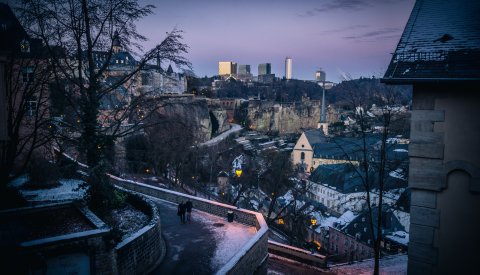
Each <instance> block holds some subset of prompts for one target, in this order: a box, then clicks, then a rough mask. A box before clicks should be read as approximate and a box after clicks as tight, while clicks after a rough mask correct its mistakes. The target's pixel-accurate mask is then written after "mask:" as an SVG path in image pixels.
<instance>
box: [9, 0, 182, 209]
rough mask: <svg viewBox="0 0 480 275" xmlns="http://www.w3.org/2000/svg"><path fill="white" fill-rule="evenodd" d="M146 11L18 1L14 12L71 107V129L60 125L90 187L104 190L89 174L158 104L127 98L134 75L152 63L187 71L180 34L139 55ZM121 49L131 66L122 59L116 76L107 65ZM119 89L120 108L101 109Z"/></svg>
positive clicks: (120, 0) (133, 4)
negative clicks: (43, 52) (39, 43)
mask: <svg viewBox="0 0 480 275" xmlns="http://www.w3.org/2000/svg"><path fill="white" fill-rule="evenodd" d="M153 8H154V6H152V5H146V6H142V5H141V4H139V3H138V2H137V1H133V0H109V1H101V0H80V1H68V0H40V1H38V0H23V1H22V4H21V5H20V7H19V8H18V11H19V14H20V18H21V19H22V21H23V23H24V24H25V26H26V27H27V28H28V32H29V34H30V35H32V36H33V37H34V38H38V39H41V40H42V42H43V44H44V46H45V47H46V51H47V53H48V61H49V66H51V68H52V70H53V72H54V79H55V83H56V84H57V86H65V87H66V89H61V88H59V89H58V90H59V91H63V92H62V93H61V95H62V96H63V98H64V101H65V102H66V104H68V105H70V106H71V110H73V112H74V115H75V116H76V122H77V123H63V124H62V126H63V127H65V128H68V129H69V131H67V132H69V133H71V134H70V140H78V144H77V145H78V149H79V152H80V153H82V155H84V156H85V160H86V163H87V164H88V166H89V167H90V169H91V170H92V171H91V172H92V173H90V175H91V178H90V179H88V180H87V182H88V184H89V185H90V186H92V185H94V184H105V185H108V179H106V178H104V176H102V175H93V174H94V173H95V172H99V173H100V172H103V171H104V170H105V169H103V168H102V169H100V168H99V169H96V166H97V165H106V162H105V160H106V157H107V155H109V154H111V147H112V146H113V144H114V142H115V140H116V139H117V138H118V137H122V136H126V135H128V134H131V133H133V132H134V131H136V130H138V129H139V127H142V126H144V123H143V122H144V121H145V120H146V119H148V118H149V117H150V115H151V114H153V113H154V112H155V111H156V109H157V105H156V104H155V103H156V102H157V101H155V100H153V101H150V100H147V99H149V98H151V95H149V94H148V93H145V94H138V93H136V92H134V91H132V90H133V88H134V85H135V77H136V76H137V75H138V73H139V72H140V71H142V70H143V69H145V68H146V67H147V66H149V63H150V62H151V61H153V60H160V61H162V62H170V63H173V64H176V65H177V66H179V67H182V66H187V67H190V63H189V62H188V61H187V60H186V59H185V58H184V57H183V54H184V53H186V52H187V46H186V45H185V44H183V43H182V42H181V40H182V32H181V31H178V30H175V29H174V30H173V31H171V32H169V33H167V34H166V37H165V39H164V40H163V41H161V42H160V43H159V44H157V45H156V46H155V47H153V48H152V49H149V50H147V51H144V50H143V49H142V47H141V43H142V42H143V41H145V40H146V38H145V37H144V36H142V35H141V34H140V33H139V32H138V31H137V28H136V23H137V22H138V20H140V19H142V18H144V17H146V16H148V15H150V14H152V10H153ZM120 45H121V47H123V49H125V51H128V52H131V53H133V54H134V55H136V56H137V59H138V61H136V60H129V61H128V65H129V69H128V70H124V71H120V72H119V71H117V72H115V71H114V70H112V65H113V64H115V63H116V62H118V61H117V60H115V61H116V62H114V60H113V58H114V57H115V53H117V52H119V51H120V49H119V47H120ZM112 76H114V77H112ZM122 87H123V88H125V89H127V90H129V91H130V93H128V94H127V95H126V96H124V97H123V98H120V102H121V104H119V105H118V106H113V107H111V108H108V109H106V110H101V108H100V107H101V104H102V102H103V101H104V100H108V99H109V98H112V97H117V98H118V89H121V88H122ZM107 189H108V188H107ZM89 190H90V191H89V194H90V195H89V197H90V198H91V197H92V196H93V195H95V196H96V198H97V199H98V200H100V201H102V200H103V198H102V195H100V196H97V195H99V194H100V193H99V194H93V193H92V192H96V191H95V190H97V191H102V190H104V191H105V188H90V189H89ZM108 192H109V191H108V190H106V191H105V193H108ZM105 195H106V194H105ZM104 197H105V196H104Z"/></svg>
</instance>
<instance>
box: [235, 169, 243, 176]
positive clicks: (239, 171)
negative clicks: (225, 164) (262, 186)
mask: <svg viewBox="0 0 480 275" xmlns="http://www.w3.org/2000/svg"><path fill="white" fill-rule="evenodd" d="M242 173H243V171H242V169H236V170H235V175H236V176H237V178H239V177H240V176H241V175H242Z"/></svg>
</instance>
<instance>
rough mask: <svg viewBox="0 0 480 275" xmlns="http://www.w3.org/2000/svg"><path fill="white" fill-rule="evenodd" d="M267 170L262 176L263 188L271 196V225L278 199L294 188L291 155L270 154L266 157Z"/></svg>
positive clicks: (268, 215)
mask: <svg viewBox="0 0 480 275" xmlns="http://www.w3.org/2000/svg"><path fill="white" fill-rule="evenodd" d="M265 168H266V169H265V173H264V174H263V176H262V178H263V182H262V188H263V189H264V190H265V191H266V192H267V194H268V195H269V196H270V195H271V197H270V199H271V200H270V205H269V208H268V213H267V221H268V222H269V223H271V222H273V221H274V220H275V217H273V216H272V214H273V213H274V210H275V208H276V204H277V199H278V197H279V196H281V195H282V194H284V193H285V192H286V191H288V190H289V189H291V188H292V187H293V183H292V181H291V180H290V177H291V176H292V174H293V169H292V163H291V161H290V155H289V154H287V153H284V152H274V151H272V152H269V153H268V154H267V156H266V167H265ZM276 216H278V215H276Z"/></svg>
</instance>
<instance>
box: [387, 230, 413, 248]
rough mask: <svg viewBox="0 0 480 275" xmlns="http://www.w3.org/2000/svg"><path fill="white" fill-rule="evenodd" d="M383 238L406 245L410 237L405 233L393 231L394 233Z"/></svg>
mask: <svg viewBox="0 0 480 275" xmlns="http://www.w3.org/2000/svg"><path fill="white" fill-rule="evenodd" d="M385 238H386V239H389V240H392V241H394V242H397V243H399V244H403V245H408V242H409V239H410V236H409V234H408V233H407V232H405V231H395V232H392V233H391V234H388V235H385Z"/></svg>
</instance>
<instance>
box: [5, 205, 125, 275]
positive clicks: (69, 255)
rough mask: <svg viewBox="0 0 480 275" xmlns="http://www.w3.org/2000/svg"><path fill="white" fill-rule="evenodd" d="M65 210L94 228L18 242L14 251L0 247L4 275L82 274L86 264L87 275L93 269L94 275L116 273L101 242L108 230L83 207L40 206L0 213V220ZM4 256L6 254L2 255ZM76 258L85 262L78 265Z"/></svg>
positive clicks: (112, 257) (110, 254)
mask: <svg viewBox="0 0 480 275" xmlns="http://www.w3.org/2000/svg"><path fill="white" fill-rule="evenodd" d="M67 207H68V208H69V207H75V208H76V209H78V210H79V211H80V212H81V213H82V214H83V216H84V218H85V221H86V222H88V223H90V224H91V225H93V226H92V228H93V229H91V230H86V231H80V232H76V233H69V234H64V235H57V236H51V237H45V238H41V239H36V240H30V241H25V242H21V243H19V244H15V249H11V248H5V247H0V248H1V249H0V250H1V251H0V256H2V257H1V258H2V259H0V263H1V264H2V270H3V271H4V272H6V274H10V270H11V269H13V270H15V272H12V274H14V273H17V274H23V273H25V274H27V273H36V272H41V270H43V269H44V268H50V269H52V268H54V267H56V268H57V269H58V268H59V267H60V268H63V271H64V272H76V271H78V270H79V269H82V268H83V269H84V270H85V268H84V266H83V267H82V265H84V264H85V263H89V265H88V266H87V267H86V270H87V271H89V270H90V269H92V270H94V271H95V272H96V273H97V274H115V273H117V269H116V264H115V260H116V259H115V254H114V251H113V250H112V249H111V246H109V244H108V243H106V242H105V240H104V238H105V237H106V236H107V235H108V233H109V232H110V229H109V228H108V227H107V226H106V225H105V224H104V223H103V222H102V221H101V220H100V219H99V218H98V217H96V216H95V215H94V214H93V213H92V212H91V211H90V210H88V209H87V208H86V207H79V206H74V205H72V204H71V203H57V204H49V205H40V206H34V207H26V208H20V209H13V210H8V211H2V212H1V213H0V218H1V219H4V220H8V219H9V217H21V216H23V215H26V214H32V213H40V212H49V211H51V210H55V209H62V208H67ZM5 252H7V254H5V255H4V253H5ZM79 255H81V256H82V257H80V258H83V259H84V261H83V263H79V262H78V259H79V257H78V256H79ZM59 259H61V260H59ZM4 261H5V262H4ZM53 263H55V264H53ZM59 263H60V264H59ZM62 265H63V267H62Z"/></svg>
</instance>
